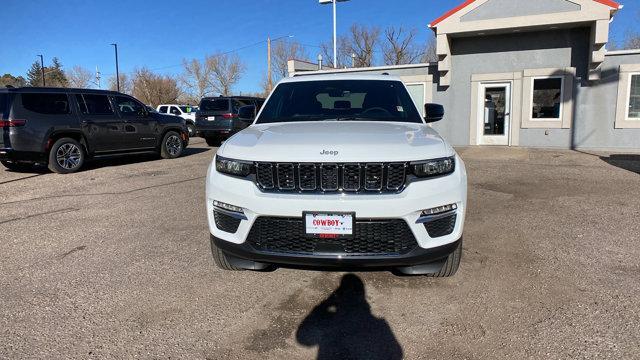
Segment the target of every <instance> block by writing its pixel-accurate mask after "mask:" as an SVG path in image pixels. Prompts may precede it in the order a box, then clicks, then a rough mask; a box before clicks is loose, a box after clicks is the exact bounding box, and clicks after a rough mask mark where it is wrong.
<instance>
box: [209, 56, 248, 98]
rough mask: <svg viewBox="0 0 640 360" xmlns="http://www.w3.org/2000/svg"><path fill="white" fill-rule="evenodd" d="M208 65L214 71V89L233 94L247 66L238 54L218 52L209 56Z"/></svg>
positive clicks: (226, 94) (224, 93)
mask: <svg viewBox="0 0 640 360" xmlns="http://www.w3.org/2000/svg"><path fill="white" fill-rule="evenodd" d="M206 65H207V67H209V69H210V70H211V73H212V80H213V81H212V84H211V85H212V87H213V89H214V90H215V91H216V92H218V93H220V94H222V95H224V96H228V95H231V90H232V88H233V86H234V85H235V84H237V83H238V81H239V80H240V78H241V77H242V74H243V73H244V71H245V69H246V66H245V64H244V63H243V62H242V60H240V58H239V57H238V55H229V54H218V55H213V56H211V57H209V58H207V61H206Z"/></svg>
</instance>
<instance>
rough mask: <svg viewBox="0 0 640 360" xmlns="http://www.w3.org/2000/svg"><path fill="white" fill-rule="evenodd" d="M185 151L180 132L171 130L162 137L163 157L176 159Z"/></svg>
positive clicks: (161, 148)
mask: <svg viewBox="0 0 640 360" xmlns="http://www.w3.org/2000/svg"><path fill="white" fill-rule="evenodd" d="M183 151H184V143H183V142H182V139H181V138H180V134H178V133H177V132H175V131H169V132H167V133H166V134H165V135H164V138H162V144H161V145H160V156H162V158H163V159H175V158H177V157H180V155H182V152H183Z"/></svg>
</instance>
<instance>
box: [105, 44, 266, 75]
mask: <svg viewBox="0 0 640 360" xmlns="http://www.w3.org/2000/svg"><path fill="white" fill-rule="evenodd" d="M266 42H267V41H266V40H261V41H257V42H255V43H252V44H249V45H244V46H241V47H239V48H235V49H233V50H229V51H225V52H221V53H216V54H214V55H210V56H213V57H217V56H222V55H228V54H231V53H234V52H238V51H240V50H244V49H248V48H251V47H254V46H258V45H261V44H264V43H266ZM207 57H209V56H205V57H203V58H199V59H198V60H206V59H207ZM178 66H183V64H182V63H180V64H174V65H167V66H161V67H157V68H152V69H149V70H150V71H158V70H165V69H171V68H175V67H178ZM134 72H135V71H129V72H120V74H133V73H134ZM102 75H103V76H110V75H114V73H106V74H105V73H103V74H102Z"/></svg>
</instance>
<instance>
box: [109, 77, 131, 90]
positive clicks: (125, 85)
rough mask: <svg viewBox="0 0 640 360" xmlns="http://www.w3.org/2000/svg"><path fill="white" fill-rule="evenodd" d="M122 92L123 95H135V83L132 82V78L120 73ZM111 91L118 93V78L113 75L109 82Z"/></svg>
mask: <svg viewBox="0 0 640 360" xmlns="http://www.w3.org/2000/svg"><path fill="white" fill-rule="evenodd" d="M119 78H120V92H121V93H123V94H132V93H133V83H132V82H131V78H130V77H129V75H127V74H126V73H120V76H119ZM108 83H109V90H111V91H117V90H118V86H117V84H116V76H115V75H113V76H111V77H110V78H109V80H108Z"/></svg>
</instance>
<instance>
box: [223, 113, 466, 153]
mask: <svg viewBox="0 0 640 360" xmlns="http://www.w3.org/2000/svg"><path fill="white" fill-rule="evenodd" d="M218 154H220V156H224V157H229V158H233V159H240V160H251V161H274V162H374V161H375V162H377V161H384V162H393V161H415V160H425V159H433V158H441V157H446V156H451V155H453V154H454V150H453V149H452V148H451V147H450V146H449V145H448V144H447V143H446V142H445V141H444V140H443V139H442V138H441V137H440V135H438V133H437V132H436V131H435V130H433V129H432V128H431V127H430V126H428V125H426V124H417V123H398V122H379V121H341V122H338V121H314V122H294V123H272V124H258V125H252V126H250V127H248V128H246V129H245V130H243V131H241V132H239V133H237V134H236V135H234V136H232V137H231V138H230V139H229V140H227V141H226V142H225V143H224V144H223V146H222V147H221V148H220V149H219V150H218Z"/></svg>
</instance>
